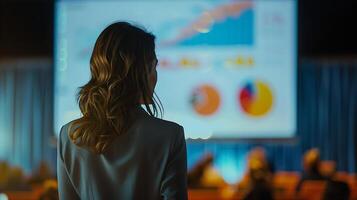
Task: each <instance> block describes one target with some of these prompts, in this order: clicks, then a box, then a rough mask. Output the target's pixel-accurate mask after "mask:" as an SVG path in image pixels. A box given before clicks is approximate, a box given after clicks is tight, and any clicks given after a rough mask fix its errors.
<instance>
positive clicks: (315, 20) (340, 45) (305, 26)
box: [298, 0, 357, 56]
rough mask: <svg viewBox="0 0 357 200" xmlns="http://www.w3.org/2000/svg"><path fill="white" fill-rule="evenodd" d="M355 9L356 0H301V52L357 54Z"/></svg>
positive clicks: (307, 54) (313, 54)
mask: <svg viewBox="0 0 357 200" xmlns="http://www.w3.org/2000/svg"><path fill="white" fill-rule="evenodd" d="M356 9H357V1H356V0H299V32H298V33H299V53H300V55H301V56H325V55H344V54H347V55H351V54H354V55H356V54H357V29H356V24H357V12H356Z"/></svg>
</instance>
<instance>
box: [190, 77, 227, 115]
mask: <svg viewBox="0 0 357 200" xmlns="http://www.w3.org/2000/svg"><path fill="white" fill-rule="evenodd" d="M220 104H221V98H220V95H219V92H218V90H217V89H216V88H215V87H214V86H212V85H207V84H205V85H201V86H199V87H197V88H195V89H194V90H193V92H192V96H191V105H192V107H193V109H194V110H195V111H196V113H197V114H199V115H202V116H210V115H213V114H214V113H215V112H217V110H218V108H219V106H220Z"/></svg>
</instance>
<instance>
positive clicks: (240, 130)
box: [0, 0, 357, 200]
mask: <svg viewBox="0 0 357 200" xmlns="http://www.w3.org/2000/svg"><path fill="white" fill-rule="evenodd" d="M88 2H89V3H88ZM108 2H109V3H108ZM262 2H263V1H259V0H257V1H254V0H252V1H234V0H231V1H230V0H221V1H217V2H214V1H192V2H191V1H183V2H179V1H169V0H167V1H155V0H152V1H147V2H144V1H134V3H128V1H118V2H116V1H106V2H100V1H68V0H62V1H60V0H58V1H53V0H48V1H44V0H43V1H40V0H38V1H35V0H12V1H10V0H2V1H0V193H3V194H0V200H2V199H7V198H9V199H39V198H42V199H46V198H47V199H56V179H55V177H56V142H57V134H58V131H59V128H60V126H61V125H63V124H64V123H67V122H68V121H70V120H71V119H73V118H75V117H76V116H78V110H75V107H76V104H75V103H76V102H75V96H74V94H75V90H76V88H78V87H79V86H81V84H83V83H84V82H83V81H85V80H87V79H88V71H85V70H84V69H87V68H88V67H89V56H90V53H91V51H90V50H91V46H90V45H93V44H94V41H95V39H96V37H97V36H98V34H99V33H100V31H101V30H102V29H103V28H104V27H105V26H106V25H108V24H110V23H111V22H112V21H113V20H114V21H115V20H132V21H134V22H137V23H139V24H141V25H143V26H144V27H146V28H147V29H148V30H149V31H152V32H153V33H154V34H155V35H157V52H158V58H159V62H160V63H159V66H158V67H159V83H160V82H162V85H166V87H164V86H162V85H160V84H159V85H158V88H157V90H158V91H157V92H158V94H159V97H160V98H161V100H162V101H163V104H164V107H165V114H166V115H164V118H167V119H169V120H174V121H178V122H179V123H181V124H183V126H184V127H185V131H186V137H187V150H188V152H187V153H188V155H187V156H188V168H189V174H188V177H189V178H188V181H189V186H190V193H189V194H190V199H223V198H228V199H240V198H244V197H246V196H248V195H247V194H248V193H249V192H251V191H254V190H253V189H251V188H254V187H253V186H255V185H257V184H255V182H254V181H256V178H255V177H256V176H255V175H256V174H255V173H256V171H255V170H256V169H258V172H259V174H264V180H263V181H262V179H260V178H258V182H263V183H265V185H267V183H273V184H268V185H273V187H272V188H269V191H272V196H273V197H274V198H277V199H289V198H292V197H295V196H296V195H297V193H296V191H297V189H296V188H297V187H298V188H300V187H301V189H298V190H299V191H300V190H302V191H304V192H305V193H304V192H300V193H301V194H299V195H300V196H302V197H304V195H305V196H309V195H310V198H308V199H311V198H316V199H319V198H322V196H323V194H324V193H323V192H322V191H326V190H327V189H326V188H328V187H330V185H326V183H325V182H324V183H322V184H320V183H313V184H315V185H313V186H311V187H307V188H313V190H312V189H310V190H309V189H306V187H303V186H301V185H303V184H302V183H301V182H302V181H301V180H305V179H307V180H309V179H312V180H315V179H316V180H324V181H325V180H332V179H333V180H338V181H340V182H345V183H347V186H348V188H349V198H351V199H355V198H357V195H356V194H357V193H356V192H355V190H356V191H357V188H356V186H357V185H356V183H357V177H356V174H355V173H356V169H357V158H356V155H357V145H356V144H357V125H356V122H357V103H356V102H357V39H356V35H357V31H356V29H355V28H354V26H355V25H354V24H355V21H356V19H357V13H356V12H355V9H356V8H357V3H356V2H355V1H352V0H351V1H347V0H346V1H334V0H325V1H320V0H319V1H308V0H298V1H297V0H275V1H266V2H265V3H264V2H263V3H262ZM267 2H268V3H267ZM269 2H273V4H271V5H270V4H269ZM91 3H92V4H93V5H95V3H98V5H99V6H97V7H96V6H93V5H90V4H91ZM106 3H108V4H110V3H112V4H115V5H118V10H116V9H111V10H110V11H107V10H105V9H106V8H108V9H109V8H110V6H108V5H106ZM274 3H275V4H274ZM165 4H168V5H169V6H170V5H171V7H173V8H176V9H177V10H178V11H177V12H176V13H175V12H173V13H172V14H167V17H165V12H164V11H162V12H157V9H161V8H163V7H165V6H164V5H165ZM220 6H221V7H220ZM235 6H236V7H235ZM219 7H220V8H222V9H223V8H224V9H228V10H230V8H232V9H231V10H235V9H236V12H237V13H238V14H237V13H234V12H235V11H234V12H233V11H232V12H233V14H232V16H233V17H232V16H229V14H230V13H227V12H228V11H227V12H225V10H224V9H223V11H222V10H221V11H220V12H222V13H219V12H218V14H217V13H216V11H217V10H216V8H219ZM136 8H139V9H138V10H139V11H137V13H135V12H134V13H133V12H130V9H136ZM188 8H190V9H191V8H192V10H193V11H192V12H191V10H190V12H188ZM91 9H92V10H91ZM93 9H98V12H97V10H93ZM180 9H182V10H185V11H187V12H188V13H187V14H186V13H183V12H180ZM244 9H245V11H244ZM128 10H129V12H127V11H128ZM140 10H141V11H142V12H140ZM155 10H156V11H155ZM162 10H164V9H162ZM242 10H243V11H242ZM90 11H94V13H96V14H95V15H94V14H93V13H92V12H90ZM99 11H100V12H99ZM144 11H147V12H146V13H147V15H149V16H150V15H151V13H150V12H152V16H153V17H152V19H151V20H149V19H145V20H144V18H145V15H142V14H141V13H143V12H144ZM170 12H172V11H170ZM244 12H245V13H244ZM144 13H145V12H144ZM154 13H156V14H154ZM157 13H159V14H157ZM160 13H161V14H160ZM192 13H193V14H192ZM215 14H217V15H215ZM220 14H222V15H223V14H225V17H226V18H229V17H231V18H232V19H236V18H234V16H235V17H236V15H239V16H240V17H241V18H240V20H241V21H239V20H237V21H234V20H233V21H230V23H233V25H232V26H233V27H234V23H241V26H242V27H248V28H242V29H237V30H238V32H237V33H234V32H233V33H232V30H233V29H232V28H231V27H232V26H228V25H227V24H226V25H224V24H223V22H222V19H221V18H220V17H218V18H217V16H220ZM235 14H236V15H235ZM227 15H228V16H227ZM264 15H266V16H268V18H267V20H266V21H264V20H263V19H264ZM207 16H208V17H207ZM200 17H201V18H200ZM215 17H216V18H217V19H215ZM243 17H244V18H243ZM269 17H270V18H269ZM141 18H143V20H142V19H141ZM226 18H225V19H226ZM163 19H165V20H166V21H165V20H163ZM238 19H239V18H238ZM101 20H102V21H101ZM111 20H112V21H111ZM170 20H172V21H170ZM190 20H191V22H192V20H193V21H194V22H193V23H191V25H193V27H194V28H193V29H192V30H193V32H194V31H196V32H197V35H198V36H197V37H195V36H192V35H190V34H189V36H190V37H191V39H186V40H184V39H182V38H185V37H187V35H184V36H182V35H180V34H176V35H175V33H177V32H178V33H180V32H179V31H178V30H179V29H183V30H189V31H190V30H191V29H189V27H188V28H187V27H186V26H185V25H187V22H190ZM200 20H201V21H200ZM249 20H250V21H249ZM259 20H263V21H259ZM207 21H208V22H207ZM216 22H217V23H216ZM195 23H196V24H201V25H202V23H203V25H202V26H199V27H198V28H197V26H196V27H195ZM215 23H216V24H215ZM249 23H250V26H249ZM157 24H159V25H157ZM207 24H209V25H207ZM247 24H248V25H247ZM86 25H88V26H86ZM206 25H207V26H206ZM225 27H226V29H225ZM185 28H186V29H185ZM195 28H196V29H195ZM215 28H216V29H215ZM249 28H251V29H249ZM176 29H178V30H176ZM217 29H219V30H223V31H221V32H217V31H216V32H215V30H217ZM249 30H250V31H249ZM89 32H91V33H90V34H89ZM181 32H182V31H181ZM183 32H184V31H183ZM196 32H194V33H195V34H196ZM213 33H215V34H213ZM192 34H193V33H192ZM209 34H211V35H209ZM217 34H218V35H217ZM219 34H221V35H219ZM222 34H223V35H229V34H231V37H232V38H233V39H234V38H235V36H236V35H235V34H238V35H239V36H241V38H243V39H242V40H239V41H237V40H232V41H233V42H232V41H229V40H228V39H227V40H226V41H221V40H220V39H218V38H219V37H220V36H222ZM202 35H203V36H202ZM200 36H202V37H201V38H199V37H200ZM237 37H238V36H237ZM170 38H174V39H171V40H170ZM192 38H193V39H192ZM197 38H198V39H197ZM212 41H217V42H212ZM165 42H166V43H165ZM172 43H175V44H174V45H172ZM165 44H170V45H171V46H169V47H166V46H165ZM261 44H264V45H261ZM88 45H89V46H88ZM273 47H274V48H273ZM185 51H189V52H191V53H192V55H193V57H190V56H188V55H187V54H184V53H183V52H185ZM222 52H223V53H222ZM77 54H78V55H79V58H77V57H75V56H74V55H76V56H77ZM175 62H177V63H178V64H172V63H175ZM221 63H224V64H221ZM221 65H222V68H219V67H220V66H221ZM202 66H205V67H207V69H206V68H205V69H201V68H200V67H202ZM227 66H228V67H227ZM261 66H266V68H264V69H263V70H260V69H261ZM82 67H83V68H82ZM269 67H270V68H269ZM176 68H179V69H176ZM218 68H219V69H218ZM82 69H83V70H82ZM172 69H173V71H172ZM232 69H233V70H235V71H234V72H232V71H230V70H232ZM170 70H171V71H170ZM180 70H181V71H180ZM185 70H190V71H185ZM82 72H83V74H82ZM235 73H236V74H235ZM78 74H79V76H78V77H79V78H78V79H77V75H78ZM187 74H189V77H190V78H188V80H189V81H187V82H188V83H185V84H184V83H180V84H177V81H172V80H175V79H177V80H180V79H182V78H181V77H187ZM192 74H193V75H192ZM270 74H271V75H270ZM160 76H161V77H160ZM180 76H181V77H180ZM202 76H203V77H204V76H207V77H209V78H210V81H212V82H210V83H207V80H204V79H202V80H198V77H202ZM170 80H171V82H170ZM261 80H264V81H261ZM235 81H236V82H235ZM163 83H165V84H163ZM189 83H192V84H191V85H190V84H189ZM210 84H213V85H214V87H211V86H210ZM197 85H198V86H197ZM266 85H267V86H266ZM196 86H197V87H196ZM237 87H238V88H239V89H238V91H237V92H236V91H235V90H236V88H237ZM172 88H175V89H176V93H175V94H172V93H170V92H169V91H171V89H172ZM217 88H218V89H217ZM252 88H253V89H252ZM254 88H255V89H254ZM269 88H270V89H269ZM216 89H217V90H218V91H220V92H216V93H217V95H216V96H215V94H216V93H215V90H216ZM168 90H169V91H168ZM231 90H234V91H231ZM245 91H246V92H248V93H249V94H247V95H248V97H246V98H248V100H249V98H250V97H251V96H250V95H252V94H250V93H254V92H256V93H257V94H255V95H257V96H259V94H258V93H259V92H261V93H262V94H261V95H263V94H264V95H265V96H264V95H263V96H259V98H257V99H258V100H259V99H260V97H261V98H263V97H264V98H263V100H261V99H260V100H259V101H261V102H258V100H257V102H255V104H254V103H252V104H250V103H249V102H248V103H247V102H246V100H245V99H244V98H245V97H244V94H245V93H244V92H245ZM264 91H265V92H264ZM279 92H281V94H279ZM205 95H206V96H205ZM210 95H211V96H210ZM212 95H213V97H212ZM219 95H221V96H219ZM229 95H231V96H232V98H233V100H234V98H237V99H238V100H237V101H238V103H235V102H233V101H232V102H231V100H228V99H229V97H230V96H229ZM187 96H188V97H187ZM207 96H208V97H207ZM217 96H218V97H217ZM176 97H177V98H176ZM181 97H182V99H180V98H181ZM202 98H203V99H204V98H208V100H207V99H206V100H207V101H208V102H210V103H212V105H211V107H208V108H205V105H204V104H205V103H202V101H203V100H202ZM210 98H211V99H210ZM173 99H174V100H173ZM212 99H213V100H212ZM217 99H218V100H217ZM248 100H247V101H248ZM252 101H253V100H252ZM203 102H204V101H203ZM217 102H218V103H217ZM267 102H268V103H267ZM259 103H262V104H259ZM216 104H217V105H216ZM253 104H254V105H257V110H254V109H253V108H251V107H249V106H252V105H253ZM247 105H249V106H248V107H249V108H247V107H246V106H247ZM258 105H259V106H258ZM212 106H213V108H212ZM215 107H216V108H215ZM207 109H208V110H207ZM212 109H213V110H212ZM235 109H236V110H237V111H235ZM250 109H252V110H250ZM185 120H186V121H185ZM316 166H317V168H318V170H317V171H318V172H316V173H317V174H318V175H319V177H320V175H321V177H324V178H321V179H320V178H319V177H318V178H316V176H313V178H311V176H310V175H309V171H310V170H311V169H314V167H316ZM307 174H308V175H307ZM326 177H328V178H326ZM266 179H267V181H266ZM328 183H330V182H328ZM252 185H253V186H252ZM305 185H306V184H305ZM247 188H248V189H247ZM304 188H305V189H304ZM334 188H337V187H334ZM305 190H306V191H305ZM316 191H318V192H316ZM258 193H259V192H258ZM260 193H262V192H261V191H260ZM312 193H313V194H320V196H317V197H315V196H314V197H311V194H312ZM341 195H342V194H341ZM340 197H341V196H340ZM258 199H259V198H258Z"/></svg>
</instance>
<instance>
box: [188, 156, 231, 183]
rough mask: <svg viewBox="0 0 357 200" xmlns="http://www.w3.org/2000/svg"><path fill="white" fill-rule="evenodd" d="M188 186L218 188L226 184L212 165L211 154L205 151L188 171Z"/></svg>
mask: <svg viewBox="0 0 357 200" xmlns="http://www.w3.org/2000/svg"><path fill="white" fill-rule="evenodd" d="M187 181H188V187H189V188H192V189H198V188H200V189H218V188H221V187H224V186H226V185H227V183H226V182H225V181H224V179H223V178H222V176H221V175H220V174H219V172H218V171H217V170H216V169H215V168H214V166H213V155H212V154H211V153H206V154H204V155H203V156H202V158H201V159H200V160H199V161H198V162H197V163H196V164H195V165H194V166H193V167H192V168H191V169H190V170H189V171H188V177H187Z"/></svg>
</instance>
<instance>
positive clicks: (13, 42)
mask: <svg viewBox="0 0 357 200" xmlns="http://www.w3.org/2000/svg"><path fill="white" fill-rule="evenodd" d="M53 8H54V3H53V1H51V0H42V1H41V0H37V1H36V0H5V1H4V0H2V1H0V57H1V58H6V57H22V56H48V57H51V56H52V54H53V53H52V52H53V50H52V49H53V19H54V18H53V16H54V14H53V10H54V9H53ZM356 8H357V1H355V0H351V1H343V0H324V1H322V0H299V32H298V33H299V37H298V39H299V54H300V56H302V57H304V56H326V55H327V56H329V55H334V56H335V55H337V56H338V55H346V54H347V55H351V54H352V55H356V54H357V42H356V41H357V39H356V37H357V31H356V29H355V28H354V26H355V25H356V24H357V22H356V21H357V12H355V9H356Z"/></svg>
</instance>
